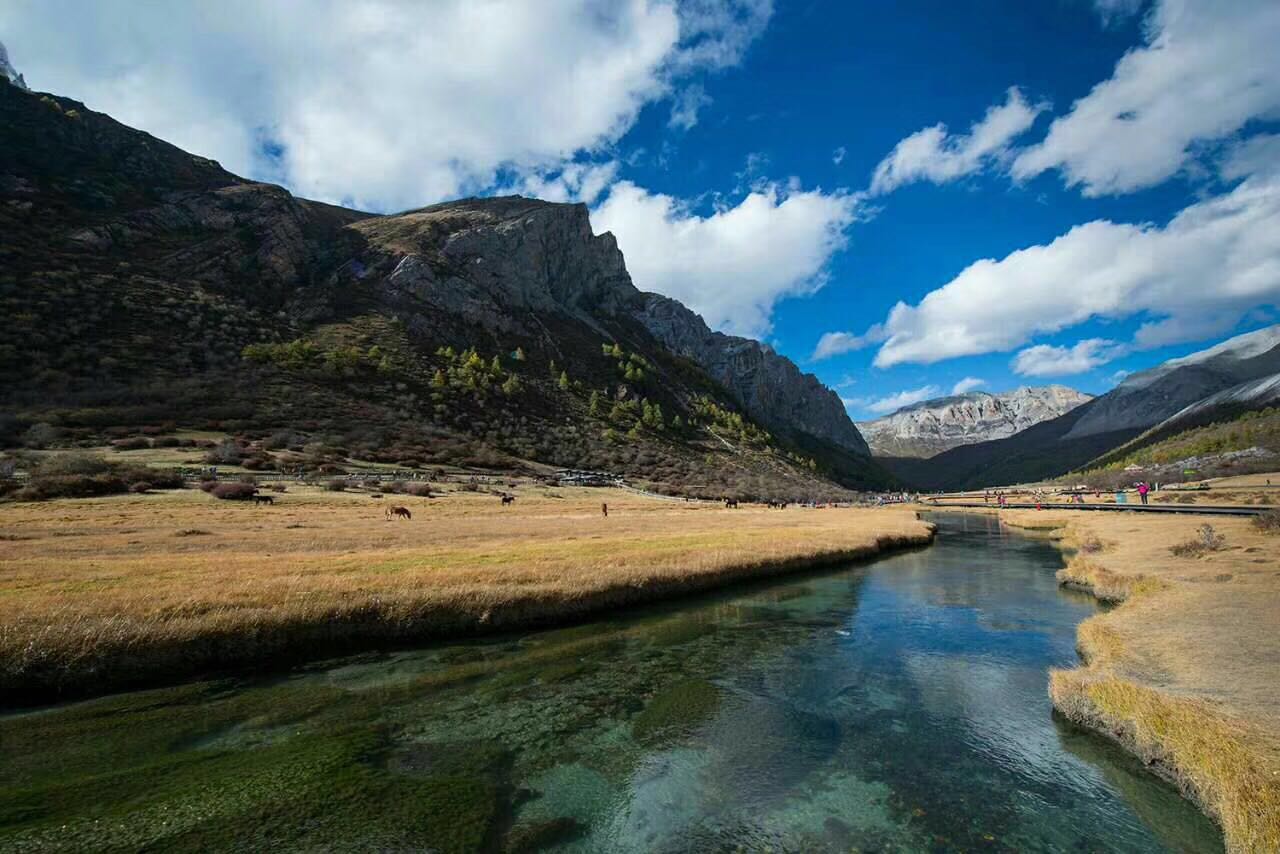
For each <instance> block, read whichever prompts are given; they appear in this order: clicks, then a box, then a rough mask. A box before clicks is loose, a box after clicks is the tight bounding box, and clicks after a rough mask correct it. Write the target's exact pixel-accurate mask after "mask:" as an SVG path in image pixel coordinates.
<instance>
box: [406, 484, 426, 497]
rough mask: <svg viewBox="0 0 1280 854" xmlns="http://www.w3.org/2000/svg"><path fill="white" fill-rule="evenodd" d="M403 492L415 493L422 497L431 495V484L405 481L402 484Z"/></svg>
mask: <svg viewBox="0 0 1280 854" xmlns="http://www.w3.org/2000/svg"><path fill="white" fill-rule="evenodd" d="M404 493H405V494H406V495H417V496H420V497H422V498H430V497H431V484H429V483H407V484H405V485H404Z"/></svg>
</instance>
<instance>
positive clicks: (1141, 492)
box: [1138, 480, 1151, 504]
mask: <svg viewBox="0 0 1280 854" xmlns="http://www.w3.org/2000/svg"><path fill="white" fill-rule="evenodd" d="M1150 491H1151V487H1149V486H1147V482H1146V481H1145V480H1144V481H1142V482H1141V483H1139V484H1138V497H1139V498H1141V499H1142V503H1143V504H1146V503H1147V493H1148V492H1150Z"/></svg>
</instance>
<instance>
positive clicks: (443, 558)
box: [0, 488, 933, 705]
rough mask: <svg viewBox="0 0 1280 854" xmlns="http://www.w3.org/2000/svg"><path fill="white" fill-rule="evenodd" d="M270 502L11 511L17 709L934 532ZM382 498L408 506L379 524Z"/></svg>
mask: <svg viewBox="0 0 1280 854" xmlns="http://www.w3.org/2000/svg"><path fill="white" fill-rule="evenodd" d="M603 501H607V502H608V505H609V515H608V517H607V518H606V517H604V516H603V515H602V513H601V503H602V502H603ZM276 502H277V503H276V505H275V506H273V507H254V506H252V505H249V504H247V503H241V502H226V501H215V500H214V499H212V498H210V497H209V496H206V495H204V494H203V493H198V492H194V491H178V492H173V493H167V494H154V495H139V496H118V497H111V498H100V499H84V500H68V501H57V502H49V503H42V504H10V505H6V506H3V507H0V558H2V559H0V603H2V607H0V697H4V698H5V699H4V702H5V704H7V705H22V704H32V703H38V702H45V701H48V700H53V699H61V698H69V697H78V696H86V695H91V694H96V693H103V692H108V691H114V690H120V689H124V688H131V687H138V686H143V685H153V684H160V683H164V682H169V681H176V680H180V679H185V678H189V677H192V676H195V675H198V674H202V673H206V672H210V671H217V670H221V669H226V668H241V667H252V666H273V667H278V666H281V665H283V664H286V663H290V662H294V661H300V660H305V659H310V658H316V657H320V656H324V655H333V654H341V653H346V652H351V651H355V650H360V649H366V648H370V647H386V646H393V645H397V644H408V643H412V642H417V641H422V640H426V639H433V638H446V637H458V636H465V635H471V634H476V633H480V632H495V631H503V630H510V629H517V628H525V627H533V626H543V625H553V624H562V623H566V622H572V621H576V620H580V619H583V618H585V617H587V616H589V615H593V614H598V613H601V612H603V611H606V610H609V609H614V608H619V607H623V606H627V605H632V604H637V603H643V602H650V601H654V600H658V599H663V598H671V597H675V596H681V595H685V594H689V593H693V592H696V591H701V590H706V589H709V588H711V587H715V586H720V585H724V584H728V583H731V582H734V581H739V580H744V579H748V578H756V577H763V576H766V575H772V574H778V573H784V572H790V571H795V570H799V569H807V568H814V567H819V566H824V565H831V564H836V563H840V562H846V561H852V560H859V559H866V558H870V557H873V556H875V555H877V554H880V553H882V552H884V551H886V550H890V549H896V548H903V547H909V546H914V545H921V544H925V543H927V542H929V541H930V540H931V538H932V533H933V532H932V527H931V526H930V525H928V524H926V523H924V522H921V521H919V520H918V519H917V518H916V517H915V514H914V512H912V511H909V510H904V509H900V508H885V509H843V510H840V509H823V510H809V509H801V508H791V509H788V510H784V511H777V510H766V509H763V508H743V509H740V510H726V509H725V508H723V507H722V506H720V505H710V504H698V503H685V502H672V501H660V500H656V499H649V498H644V497H639V496H634V495H630V494H628V493H624V492H621V491H613V490H547V489H542V488H528V489H525V490H523V491H522V492H521V494H520V495H519V497H518V498H517V500H516V503H515V505H514V506H512V507H506V508H504V507H502V506H500V504H499V502H498V500H497V498H496V497H494V496H487V495H486V496H481V495H475V494H472V495H466V494H461V493H458V494H452V495H450V496H448V497H446V498H444V499H427V498H417V497H410V496H387V497H386V498H384V499H379V500H375V499H372V498H370V497H369V496H368V495H364V494H345V493H326V492H322V491H318V490H302V491H296V490H295V491H290V492H288V493H286V494H284V495H277V496H276ZM388 503H395V504H400V505H404V506H406V507H408V508H409V509H410V510H411V511H412V514H413V518H412V519H411V520H409V521H395V522H388V521H385V520H384V518H383V508H384V505H385V504H388Z"/></svg>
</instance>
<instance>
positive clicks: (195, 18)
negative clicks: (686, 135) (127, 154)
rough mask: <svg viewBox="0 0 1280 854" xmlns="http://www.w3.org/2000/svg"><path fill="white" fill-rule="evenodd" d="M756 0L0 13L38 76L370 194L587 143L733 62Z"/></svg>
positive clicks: (180, 131)
mask: <svg viewBox="0 0 1280 854" xmlns="http://www.w3.org/2000/svg"><path fill="white" fill-rule="evenodd" d="M770 13H771V5H770V4H769V3H768V2H761V1H760V0H690V2H684V3H681V4H680V5H678V6H677V5H676V4H675V3H673V2H670V0H621V2H617V3H599V2H594V0H545V2H537V3H529V2H522V0H495V2H484V3H477V2H470V0H438V2H433V3H431V4H417V3H409V2H400V0H350V2H346V0H316V2H310V3H301V2H290V0H284V2H279V3H258V2H253V0H229V2H223V3H216V4H209V3H176V4H168V5H166V6H165V7H164V9H163V10H140V9H139V8H138V7H137V5H136V4H134V3H131V2H128V0H101V2H94V3H82V2H77V0H44V2H40V3H16V4H13V3H6V4H0V32H3V33H4V34H5V36H6V39H7V40H8V44H9V48H10V50H11V52H12V53H13V55H14V61H15V62H17V63H19V64H20V65H21V66H22V67H23V70H24V72H25V73H26V76H27V79H28V80H29V81H30V82H31V83H32V85H33V86H34V87H35V88H37V89H41V90H50V91H55V92H58V93H60V94H65V95H68V96H70V97H73V98H77V99H80V100H83V101H85V102H86V103H87V104H88V106H89V107H91V108H93V109H96V110H102V111H105V112H108V113H110V114H112V115H113V116H114V117H116V118H117V119H119V120H121V121H123V122H125V123H127V124H130V125H134V126H136V127H141V128H143V129H145V130H147V131H150V132H151V133H154V134H155V135H157V136H160V137H161V138H164V139H166V140H168V141H170V142H173V143H175V144H177V145H180V146H182V147H183V148H186V149H189V150H191V151H194V152H196V153H199V154H203V155H205V156H209V157H214V158H216V159H218V160H220V161H222V163H223V164H224V165H225V166H227V167H228V168H229V169H232V170H233V171H236V172H239V173H241V174H245V175H248V176H250V177H256V178H265V179H269V180H277V181H282V182H284V183H286V184H287V185H288V186H289V187H290V188H291V189H293V190H295V191H296V192H298V193H299V194H301V195H304V196H308V197H312V198H319V199H325V200H331V201H345V202H347V203H350V204H354V205H357V206H361V207H368V208H373V209H379V210H388V209H398V208H403V207H408V206H414V205H420V204H425V203H428V202H432V201H437V200H440V199H443V198H448V197H454V196H458V195H462V194H466V193H470V192H477V191H479V190H482V189H485V188H487V187H490V186H492V184H493V183H494V181H495V176H497V175H498V174H499V173H500V172H503V171H506V170H512V171H515V172H517V173H526V172H537V171H546V170H552V169H555V168H556V167H557V166H558V164H560V163H562V162H566V161H572V160H574V159H575V158H576V157H577V156H578V155H580V154H581V153H582V152H587V153H592V152H599V151H602V150H604V149H606V148H607V147H608V146H610V145H611V144H612V143H614V142H615V141H616V140H617V139H618V138H619V137H620V136H621V135H622V134H623V133H625V132H626V130H627V129H628V128H629V127H630V126H631V125H632V123H633V122H634V121H635V119H636V116H637V114H638V113H639V111H640V109H641V108H642V107H643V106H644V105H645V104H646V103H650V102H653V101H656V100H660V99H662V98H665V97H667V96H668V95H669V94H670V92H671V91H672V90H673V89H674V88H678V87H679V86H683V85H686V84H687V83H689V82H690V79H689V78H690V77H691V76H692V75H695V74H697V73H699V72H700V71H705V70H708V69H718V68H724V67H727V66H729V65H732V64H734V63H736V62H738V61H739V60H740V59H741V57H742V55H743V53H744V51H745V50H746V49H747V47H748V46H749V45H750V44H751V42H752V41H753V40H754V39H755V38H756V37H757V36H758V35H759V34H760V32H761V31H762V30H763V28H764V26H765V24H766V23H767V21H768V19H769V15H770ZM264 141H266V142H269V143H270V144H271V146H272V147H278V149H279V151H278V152H277V153H278V156H272V155H271V154H269V153H268V152H267V151H266V150H264V146H263V143H264Z"/></svg>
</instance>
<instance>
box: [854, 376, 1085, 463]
mask: <svg viewBox="0 0 1280 854" xmlns="http://www.w3.org/2000/svg"><path fill="white" fill-rule="evenodd" d="M1091 399H1092V397H1091V395H1087V394H1084V393H1082V392H1079V391H1076V390H1075V389H1071V388H1067V387H1066V386H1061V385H1050V386H1042V387H1037V388H1029V387H1023V388H1019V389H1015V390H1014V391H1010V392H1005V393H1003V394H989V393H987V392H970V393H968V394H958V395H952V396H950V397H942V398H935V399H933V400H926V401H923V402H921V403H916V404H913V405H911V406H907V407H904V408H903V409H899V410H898V411H897V412H894V413H893V414H891V415H887V416H885V417H884V418H878V419H876V420H875V421H867V422H862V423H860V424H858V429H859V430H861V431H862V435H863V436H864V437H865V438H866V440H867V443H868V444H869V445H870V446H871V449H872V451H873V452H874V453H875V454H876V455H877V456H882V457H931V456H933V455H935V454H940V453H942V452H944V451H948V450H950V449H952V448H958V447H960V446H961V445H972V444H975V443H977V442H987V441H990V440H992V439H1002V438H1005V437H1006V436H1012V435H1013V434H1014V433H1019V432H1021V431H1023V430H1026V429H1027V428H1028V427H1032V426H1034V425H1036V424H1039V423H1041V422H1044V421H1049V420H1051V419H1054V418H1057V417H1058V416H1060V415H1064V414H1065V413H1067V412H1070V411H1071V410H1073V409H1075V408H1076V407H1077V406H1080V405H1081V404H1083V403H1087V402H1088V401H1089V400H1091Z"/></svg>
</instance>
